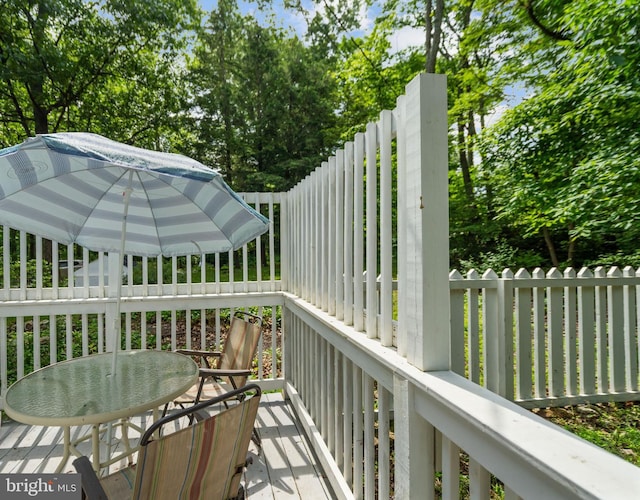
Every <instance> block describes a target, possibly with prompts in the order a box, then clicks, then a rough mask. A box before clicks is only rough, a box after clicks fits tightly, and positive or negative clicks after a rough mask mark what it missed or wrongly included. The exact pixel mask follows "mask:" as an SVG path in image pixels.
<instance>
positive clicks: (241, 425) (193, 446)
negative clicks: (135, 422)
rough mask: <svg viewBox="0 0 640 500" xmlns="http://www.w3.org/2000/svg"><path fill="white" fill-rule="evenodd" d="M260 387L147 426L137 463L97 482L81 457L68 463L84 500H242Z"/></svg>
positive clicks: (238, 391) (191, 407) (243, 388)
mask: <svg viewBox="0 0 640 500" xmlns="http://www.w3.org/2000/svg"><path fill="white" fill-rule="evenodd" d="M241 394H242V395H243V396H244V399H243V401H241V402H239V403H238V404H235V405H233V406H230V407H229V408H223V409H222V411H220V412H219V413H217V414H215V415H208V413H207V414H205V415H204V416H203V418H202V419H201V420H200V421H198V422H197V423H195V424H193V425H188V426H185V427H184V428H182V429H180V430H177V431H175V432H172V433H167V432H166V429H165V432H164V433H163V434H162V435H161V436H160V437H158V436H159V432H157V431H159V430H160V429H161V428H162V427H163V426H166V424H168V423H169V422H172V421H175V420H178V419H180V418H182V417H188V416H189V415H191V414H193V413H200V412H206V411H207V410H208V409H210V407H211V406H213V405H216V404H219V403H224V402H225V400H228V399H231V398H237V397H238V396H240V395H241ZM260 396H261V391H260V388H259V387H258V386H257V385H255V384H251V385H248V386H246V387H241V388H239V389H236V390H233V391H230V392H228V393H227V394H225V395H224V396H221V397H217V398H213V399H209V400H205V401H201V402H199V403H197V404H195V405H193V406H190V407H188V408H185V409H181V410H178V411H175V412H172V413H171V414H170V415H168V416H166V417H163V418H162V419H160V420H158V421H157V422H155V423H154V424H152V425H151V426H150V427H149V428H148V429H147V430H146V432H145V433H144V434H143V436H142V438H141V440H140V451H139V452H138V460H137V464H135V465H133V466H129V467H127V468H125V469H122V470H120V471H117V472H115V473H113V474H111V475H109V476H107V477H104V478H101V479H100V478H98V476H97V475H96V473H95V472H94V470H93V468H92V467H91V462H90V461H89V459H88V458H87V457H80V458H78V459H76V460H75V461H74V462H73V465H74V467H75V468H76V470H77V471H78V472H80V473H81V475H82V489H83V493H84V497H85V498H89V499H91V500H94V499H100V500H102V499H117V500H125V499H135V500H148V499H154V500H182V499H184V500H187V499H188V500H195V499H204V498H206V499H209V500H210V499H229V498H243V497H244V490H243V488H242V487H241V484H240V482H241V479H242V473H243V470H244V467H245V466H246V465H247V453H248V448H249V441H250V439H251V432H252V429H253V426H254V423H255V419H256V414H257V411H258V405H259V403H260Z"/></svg>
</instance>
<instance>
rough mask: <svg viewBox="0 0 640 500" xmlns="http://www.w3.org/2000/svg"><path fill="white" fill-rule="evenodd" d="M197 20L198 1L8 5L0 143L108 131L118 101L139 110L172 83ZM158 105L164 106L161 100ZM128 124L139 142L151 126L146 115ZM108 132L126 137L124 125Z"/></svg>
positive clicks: (68, 0) (0, 56)
mask: <svg viewBox="0 0 640 500" xmlns="http://www.w3.org/2000/svg"><path fill="white" fill-rule="evenodd" d="M197 19H198V11H197V8H196V2H195V0H188V1H184V0H159V1H155V2H148V1H131V0H128V1H127V0H125V1H109V0H102V1H95V2H87V1H83V0H40V1H29V0H3V3H2V9H0V26H2V29H1V31H0V109H1V111H2V119H1V121H0V142H2V143H3V144H4V145H7V143H14V142H19V140H21V139H22V138H24V137H25V136H32V135H34V134H38V133H48V132H56V131H60V130H66V129H85V130H88V129H89V128H90V127H92V126H93V125H96V124H98V123H99V122H103V127H104V125H105V124H104V122H105V121H106V120H105V119H104V116H107V115H110V116H114V110H113V109H110V107H111V105H112V104H116V105H118V106H123V105H124V104H123V102H126V105H127V106H129V110H130V111H129V112H133V111H134V110H135V109H136V108H137V107H139V106H141V105H142V104H141V103H143V102H145V99H146V100H147V101H148V99H149V94H150V93H153V90H155V91H158V90H159V89H160V88H162V87H161V86H162V85H165V84H166V83H167V81H162V79H161V78H158V75H160V74H161V71H164V70H165V69H166V68H167V65H168V61H169V60H171V59H175V58H176V57H177V55H178V53H179V51H180V50H182V49H183V48H184V43H185V33H187V31H185V30H188V29H191V28H192V27H193V23H194V21H197ZM154 54H158V55H157V56H154ZM174 63H175V62H174ZM141 80H142V81H141ZM141 84H144V85H145V86H146V88H147V89H148V92H145V91H143V90H139V89H138V88H137V87H139V86H140V87H141V86H142V85H141ZM154 97H155V96H154ZM152 102H154V103H155V104H156V105H158V103H159V104H160V106H159V107H162V102H161V100H160V99H158V98H157V97H156V98H154V99H153V101H152ZM118 111H120V112H122V111H123V109H122V108H121V109H119V110H118ZM145 111H149V109H146V110H145ZM100 115H102V117H101V116H100ZM124 116H126V114H125V113H122V114H121V115H120V118H123V117H124ZM128 125H129V127H128V128H129V129H130V135H129V137H128V139H129V140H132V139H133V138H134V137H135V136H136V135H137V134H139V133H140V130H141V129H145V128H147V127H148V122H147V120H146V116H139V117H138V118H137V120H136V124H135V125H133V123H131V121H130V122H129V124H128ZM111 127H114V128H111ZM98 128H100V127H98ZM101 131H103V132H104V130H101ZM108 131H109V132H111V133H112V134H111V135H114V134H113V133H114V132H115V135H116V136H118V137H122V130H121V129H119V128H118V123H117V121H114V122H113V123H112V124H111V126H110V127H109V130H108ZM118 132H119V133H118Z"/></svg>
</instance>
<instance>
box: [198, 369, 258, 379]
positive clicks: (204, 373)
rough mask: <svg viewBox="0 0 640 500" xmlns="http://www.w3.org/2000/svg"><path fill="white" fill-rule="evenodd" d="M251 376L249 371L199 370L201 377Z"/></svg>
mask: <svg viewBox="0 0 640 500" xmlns="http://www.w3.org/2000/svg"><path fill="white" fill-rule="evenodd" d="M245 375H246V376H248V375H251V370H221V369H218V368H200V376H201V377H243V376H245Z"/></svg>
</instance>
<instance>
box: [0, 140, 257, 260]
mask: <svg viewBox="0 0 640 500" xmlns="http://www.w3.org/2000/svg"><path fill="white" fill-rule="evenodd" d="M130 172H133V175H132V176H130ZM130 177H131V188H132V194H131V198H130V202H129V207H128V216H127V225H126V227H127V230H126V235H125V253H128V254H133V255H146V256H153V255H159V254H163V255H167V256H171V255H188V254H193V253H201V252H202V253H216V252H226V251H229V250H231V249H235V248H238V247H240V246H242V245H243V244H245V243H247V242H249V241H251V240H252V239H254V238H256V237H257V236H259V235H260V234H262V233H264V232H265V231H266V230H267V229H268V225H269V221H268V220H267V219H266V218H265V217H264V216H262V215H261V214H259V213H258V212H256V211H255V210H254V209H252V208H251V207H249V206H248V205H247V204H246V203H244V201H242V200H241V199H240V198H239V197H238V196H237V195H236V193H234V192H233V191H232V190H231V189H230V188H229V186H228V185H227V184H226V183H225V182H224V180H223V179H222V176H221V175H220V174H219V172H217V171H216V170H213V169H211V168H209V167H207V166H205V165H202V164H201V163H199V162H197V161H195V160H193V159H191V158H188V157H185V156H182V155H176V154H170V153H161V152H157V151H149V150H145V149H140V148H136V147H133V146H128V145H124V144H120V143H117V142H114V141H111V140H109V139H106V138H104V137H101V136H97V135H95V134H85V133H62V134H47V135H40V136H37V137H35V138H31V139H28V140H27V141H25V142H24V143H23V144H21V145H19V146H17V147H16V146H13V147H11V148H7V149H3V150H0V224H6V225H8V226H10V227H14V228H16V229H21V230H25V231H27V232H30V233H33V234H37V235H40V236H42V237H45V238H49V239H52V240H55V241H58V242H60V243H65V244H68V243H72V242H76V243H78V244H80V245H82V246H84V247H87V248H89V249H91V250H102V251H112V252H118V251H120V240H121V236H122V235H121V233H122V219H123V214H124V192H125V191H126V189H127V187H128V185H129V178H130Z"/></svg>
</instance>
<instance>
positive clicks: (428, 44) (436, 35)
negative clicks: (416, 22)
mask: <svg viewBox="0 0 640 500" xmlns="http://www.w3.org/2000/svg"><path fill="white" fill-rule="evenodd" d="M435 1H436V10H435V12H433V2H432V0H427V5H426V7H427V11H426V13H425V28H426V32H427V33H426V38H425V59H426V61H425V71H426V72H427V73H435V72H436V60H437V57H438V50H440V37H441V35H442V18H443V15H444V0H435ZM432 16H433V19H432Z"/></svg>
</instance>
